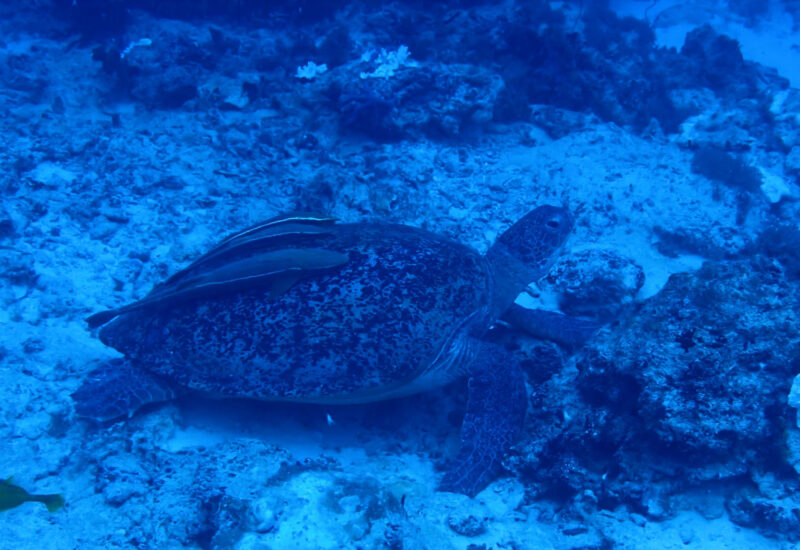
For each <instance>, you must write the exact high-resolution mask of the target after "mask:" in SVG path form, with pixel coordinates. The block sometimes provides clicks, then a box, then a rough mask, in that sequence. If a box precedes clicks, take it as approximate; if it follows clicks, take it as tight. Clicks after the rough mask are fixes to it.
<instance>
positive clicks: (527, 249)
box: [74, 206, 572, 494]
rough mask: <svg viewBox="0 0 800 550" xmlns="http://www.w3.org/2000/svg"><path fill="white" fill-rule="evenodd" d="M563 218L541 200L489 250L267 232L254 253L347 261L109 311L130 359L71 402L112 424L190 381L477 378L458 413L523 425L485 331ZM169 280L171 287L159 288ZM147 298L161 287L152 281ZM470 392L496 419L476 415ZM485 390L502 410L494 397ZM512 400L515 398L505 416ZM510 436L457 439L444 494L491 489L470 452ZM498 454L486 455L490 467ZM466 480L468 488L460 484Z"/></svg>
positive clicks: (384, 233) (425, 386)
mask: <svg viewBox="0 0 800 550" xmlns="http://www.w3.org/2000/svg"><path fill="white" fill-rule="evenodd" d="M278 223H280V219H278ZM571 226H572V218H571V215H570V214H569V212H568V211H566V210H565V209H563V208H559V207H552V206H544V207H539V208H537V209H536V210H534V211H532V212H531V213H529V214H528V215H527V216H526V217H525V218H523V220H521V221H520V222H518V223H517V224H515V225H514V226H513V227H512V228H511V229H510V230H509V231H507V232H506V233H504V234H503V235H501V236H500V237H499V238H498V241H497V242H496V243H495V245H494V246H493V247H492V248H491V249H490V251H489V253H488V254H487V255H486V256H483V255H481V254H479V253H478V252H476V251H475V250H474V249H472V248H470V247H467V246H464V245H462V244H459V243H456V242H454V241H452V240H450V239H448V238H445V237H442V236H439V235H436V234H433V233H430V232H428V231H424V230H422V229H417V228H413V227H408V226H403V225H389V224H375V223H357V224H332V225H330V226H326V228H325V231H324V232H322V233H318V234H316V233H308V234H300V235H296V236H293V235H289V236H285V235H279V236H278V237H271V236H270V237H269V238H267V239H264V242H261V241H259V246H260V249H259V250H260V251H262V252H263V251H264V250H266V251H267V253H270V252H271V251H272V250H271V248H272V249H274V250H275V251H278V253H280V251H281V250H283V249H285V248H286V247H287V246H292V247H300V246H302V249H301V250H306V249H311V250H322V251H328V252H330V253H331V254H333V253H336V254H337V256H336V257H339V255H341V257H342V258H346V261H344V262H343V263H342V264H341V265H333V264H331V266H330V267H329V268H324V269H319V270H317V271H314V272H313V273H303V272H301V273H302V275H303V276H301V277H299V278H297V279H296V280H291V281H289V282H288V284H287V283H285V282H283V283H280V282H279V283H275V280H274V279H270V281H271V284H266V283H252V282H248V281H250V279H246V278H243V279H244V280H245V284H242V283H241V281H236V284H233V283H230V282H229V281H227V280H222V281H221V282H222V283H224V284H223V285H221V286H224V292H210V293H208V294H204V293H202V292H198V291H194V290H193V291H192V292H191V293H189V294H182V295H180V296H179V297H178V298H173V297H170V298H168V299H167V298H164V299H153V298H150V299H145V300H143V301H142V302H141V304H143V305H141V307H139V306H137V305H136V304H134V305H133V306H128V307H126V308H121V309H120V310H112V311H111V312H107V313H110V314H111V315H116V317H114V318H113V319H112V320H111V321H110V322H108V323H107V324H105V325H104V326H103V327H102V328H101V329H100V331H99V338H100V339H101V340H102V341H103V343H105V344H107V345H109V346H111V347H113V348H115V349H117V350H118V351H120V352H121V353H122V354H123V355H124V356H125V358H124V359H123V360H117V361H112V362H109V363H108V364H107V365H105V366H104V367H101V368H100V369H98V370H96V371H95V372H93V373H91V374H90V375H89V377H88V380H87V382H86V383H85V384H84V386H83V387H82V388H81V389H80V390H78V392H76V393H75V394H74V398H75V401H76V411H77V412H78V413H79V414H80V415H83V416H87V417H92V418H95V419H98V420H107V419H110V418H114V417H118V416H124V415H129V414H131V413H132V411H133V410H135V409H136V408H137V407H139V406H141V405H142V404H144V403H147V402H152V401H160V400H166V399H169V398H170V397H172V396H174V395H176V394H179V393H182V392H185V391H187V390H194V391H198V392H202V393H204V394H209V395H212V396H219V397H239V398H242V397H244V398H255V399H262V400H273V401H298V402H310V403H361V402H369V401H375V400H381V399H387V398H392V397H397V396H402V395H408V394H412V393H416V392H420V391H425V390H429V389H432V388H435V387H438V386H442V385H444V384H447V383H449V382H452V381H454V380H456V379H458V378H460V377H462V376H465V375H471V376H472V377H473V378H474V380H476V381H477V380H480V386H481V387H480V388H476V387H473V386H471V389H470V392H471V395H470V405H469V408H470V410H468V418H467V419H466V420H465V422H468V421H469V422H472V423H473V424H475V423H478V424H480V423H486V424H487V425H494V424H496V425H498V426H499V425H502V424H504V423H506V422H509V423H513V424H515V425H516V424H520V425H521V422H522V418H524V405H522V404H520V403H522V400H524V397H520V396H524V383H522V382H521V380H522V377H521V375H519V373H518V369H517V367H516V364H515V363H514V362H513V361H512V360H511V359H509V358H508V356H507V355H504V354H503V353H502V350H495V349H491V350H487V349H486V348H485V346H484V344H483V343H482V342H481V340H480V338H481V337H482V336H483V335H484V334H485V332H486V331H487V330H488V329H489V327H490V326H491V325H492V323H493V322H494V321H496V320H497V318H498V317H499V316H500V315H501V314H502V313H503V312H504V311H505V310H506V309H508V307H509V306H510V305H511V304H512V303H513V300H514V297H515V296H516V295H517V294H518V293H519V292H520V291H521V290H522V289H523V288H524V286H525V285H526V284H527V283H529V282H530V281H531V280H533V279H535V278H538V277H540V276H541V275H543V274H544V272H545V271H546V269H547V268H548V267H549V265H550V263H551V262H552V259H553V257H554V256H555V254H556V253H557V251H558V250H559V249H560V247H561V246H562V244H563V242H564V240H565V238H566V236H567V235H568V233H569V231H570V229H571ZM301 227H306V226H301ZM308 227H312V226H308ZM273 241H274V242H273ZM287 241H288V243H289V244H287ZM270 247H271V248H270ZM292 250H294V248H293V249H292ZM248 253H249V252H248ZM226 261H228V260H226ZM198 262H200V261H199V260H198ZM198 262H196V263H198ZM198 265H199V266H200V268H203V269H208V268H206V267H205V266H204V265H203V264H202V263H198ZM323 267H325V266H323ZM200 268H197V270H200ZM187 270H189V271H191V266H190V268H187ZM291 273H294V272H291ZM249 274H250V273H248V275H249ZM215 277H216V278H221V277H220V276H218V275H215ZM215 277H211V278H212V279H214V278H215ZM214 282H217V281H214ZM170 284H172V285H173V286H175V283H171V282H170V281H167V283H165V286H167V287H169V285H170ZM276 287H280V288H277V290H276ZM284 287H285V288H284ZM200 290H203V289H200ZM159 292H161V294H159ZM151 295H153V296H155V297H156V298H159V296H161V295H166V296H169V294H168V293H164V291H162V290H160V289H159V287H156V289H154V290H153V292H152V293H151ZM481 373H482V374H481ZM509 381H511V382H509ZM476 384H477V382H476ZM473 394H474V395H473ZM502 394H506V395H502ZM479 395H483V396H484V397H480V398H478V397H477V396H479ZM478 399H480V401H487V403H486V404H487V407H488V408H489V409H490V411H491V414H492V415H495V416H497V415H500V417H499V418H494V417H488V416H487V417H484V416H485V414H484V411H483V410H482V409H481V407H482V405H483V403H477V402H476V401H477V400H478ZM491 399H496V400H497V402H498V403H500V404H501V405H499V406H489V403H488V401H490V400H491ZM506 401H513V402H514V403H515V404H514V407H512V408H509V409H508V411H507V412H504V411H505V409H504V407H506V406H507V405H506V403H505V402H506ZM520 407H521V408H520ZM470 414H471V415H472V416H470ZM486 414H489V413H486ZM506 417H508V418H506ZM490 427H491V428H492V429H493V426H490ZM465 429H466V426H465ZM488 429H489V428H484V431H485V430H488ZM473 431H475V429H473ZM478 431H479V432H480V429H479V430H478ZM517 431H518V429H517V427H516V426H512V427H510V428H509V430H508V433H506V432H502V433H500V434H499V435H498V434H495V433H491V434H488V435H487V437H486V438H485V441H484V440H481V441H480V442H476V441H477V440H475V441H472V444H471V446H470V445H469V444H468V443H469V442H468V441H466V440H465V442H464V445H465V448H467V447H468V449H467V451H463V450H462V451H463V452H462V454H464V453H466V455H465V456H463V457H462V462H464V463H465V464H467V466H464V467H463V468H462V469H463V470H464V471H463V472H462V473H461V474H459V475H457V476H455V477H454V478H453V479H454V480H456V479H457V480H458V481H452V483H451V485H452V487H448V490H458V491H461V492H466V493H468V494H472V493H474V492H475V491H476V490H477V488H478V487H479V486H482V485H485V483H486V482H488V479H489V474H488V473H483V474H481V476H479V477H480V479H479V480H476V479H477V478H476V479H473V478H475V475H474V474H473V473H472V470H474V469H477V470H486V472H488V466H485V464H483V463H484V462H486V460H487V459H485V458H484V457H483V455H481V457H479V458H476V457H475V456H474V453H475V448H476V447H497V446H501V447H503V452H504V451H505V448H507V447H508V445H510V442H509V441H510V438H512V436H513V433H516V432H517ZM464 437H466V436H464ZM472 437H473V439H474V436H472ZM490 454H493V455H494V454H495V453H494V449H492V453H490ZM476 462H478V463H480V466H479V467H477V468H476V467H475V463H476ZM496 462H498V461H497V459H496V457H494V456H493V458H492V472H494V471H495V469H496V464H495V463H496ZM492 475H493V474H492ZM464 477H468V478H470V481H469V483H468V484H466V483H464V482H462V481H460V480H461V479H462V478H464ZM467 485H469V486H467Z"/></svg>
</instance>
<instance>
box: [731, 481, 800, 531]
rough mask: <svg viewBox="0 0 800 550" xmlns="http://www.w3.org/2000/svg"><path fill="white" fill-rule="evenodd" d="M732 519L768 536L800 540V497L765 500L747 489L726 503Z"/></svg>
mask: <svg viewBox="0 0 800 550" xmlns="http://www.w3.org/2000/svg"><path fill="white" fill-rule="evenodd" d="M726 508H727V509H728V513H729V514H730V517H731V520H733V521H734V522H735V523H738V524H739V525H742V526H744V527H751V528H755V529H756V530H758V531H760V532H761V533H763V534H764V535H767V536H770V537H780V538H786V539H787V540H789V541H791V542H797V541H798V540H800V498H798V496H797V495H795V496H794V497H789V496H787V497H785V498H782V499H770V498H764V497H761V496H758V495H754V494H752V492H750V491H747V490H742V491H739V492H737V493H736V494H735V495H734V496H733V497H732V498H730V499H729V500H728V501H727V502H726Z"/></svg>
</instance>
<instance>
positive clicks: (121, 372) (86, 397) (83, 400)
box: [72, 359, 176, 422]
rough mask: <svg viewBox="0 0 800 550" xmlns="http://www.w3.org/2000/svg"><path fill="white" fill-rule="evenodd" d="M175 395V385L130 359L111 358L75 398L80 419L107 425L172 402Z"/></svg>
mask: <svg viewBox="0 0 800 550" xmlns="http://www.w3.org/2000/svg"><path fill="white" fill-rule="evenodd" d="M175 395H176V392H175V390H174V388H173V387H172V385H170V384H168V383H167V382H165V381H163V380H161V379H159V378H157V377H155V376H153V375H152V374H150V373H148V372H147V371H145V370H144V369H141V368H137V367H136V365H133V364H131V361H130V360H129V359H111V360H110V361H106V362H105V363H103V364H102V365H101V366H100V367H98V368H96V369H95V370H93V371H92V372H90V373H89V375H88V376H87V377H86V380H85V381H84V383H83V385H82V386H81V387H80V388H78V390H77V391H75V393H73V394H72V399H73V401H75V412H76V413H77V414H78V416H82V417H84V418H89V419H91V420H95V421H97V422H106V421H108V420H114V419H117V418H122V417H130V416H133V413H134V412H136V410H137V409H139V408H140V407H142V406H143V405H147V404H148V403H158V402H161V401H169V400H170V399H173V398H174V397H175Z"/></svg>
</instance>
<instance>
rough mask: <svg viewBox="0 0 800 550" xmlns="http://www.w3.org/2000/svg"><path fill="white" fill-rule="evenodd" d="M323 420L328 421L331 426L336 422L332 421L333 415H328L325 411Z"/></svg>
mask: <svg viewBox="0 0 800 550" xmlns="http://www.w3.org/2000/svg"><path fill="white" fill-rule="evenodd" d="M325 420H327V421H328V426H333V425H334V424H336V422H334V421H333V417H332V416H331V415H330V413H325Z"/></svg>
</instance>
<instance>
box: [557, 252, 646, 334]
mask: <svg viewBox="0 0 800 550" xmlns="http://www.w3.org/2000/svg"><path fill="white" fill-rule="evenodd" d="M545 281H546V282H547V283H549V284H551V285H552V286H553V287H554V288H555V289H556V291H557V292H558V293H559V304H558V305H559V309H560V310H561V311H563V312H564V313H566V314H567V315H575V316H584V317H589V318H592V319H597V320H600V321H608V320H610V319H613V318H614V317H616V316H617V315H618V314H619V312H620V310H621V308H623V307H624V306H625V305H626V304H630V303H632V302H633V299H634V297H635V296H636V293H637V292H639V290H640V289H641V288H642V286H643V285H644V282H645V276H644V270H643V269H642V267H641V266H640V265H639V264H637V263H636V261H635V260H633V259H631V258H627V257H624V256H622V255H620V254H619V253H618V252H616V251H615V250H610V249H598V248H591V249H585V250H580V251H577V252H573V253H572V254H569V255H567V256H564V257H563V258H559V259H558V260H557V261H556V263H555V265H554V266H553V268H552V269H551V270H550V272H549V273H548V274H547V276H546V277H545Z"/></svg>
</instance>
